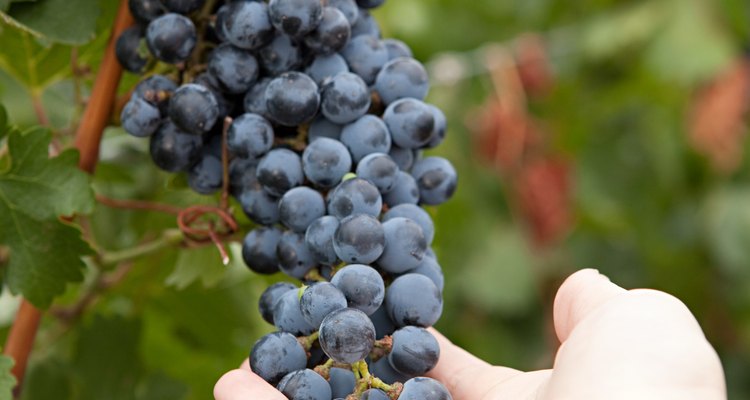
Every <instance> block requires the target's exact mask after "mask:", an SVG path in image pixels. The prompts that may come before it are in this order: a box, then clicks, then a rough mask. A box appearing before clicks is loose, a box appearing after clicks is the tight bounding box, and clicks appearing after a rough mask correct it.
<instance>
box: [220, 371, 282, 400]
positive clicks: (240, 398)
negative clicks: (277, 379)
mask: <svg viewBox="0 0 750 400" xmlns="http://www.w3.org/2000/svg"><path fill="white" fill-rule="evenodd" d="M214 398H215V399H216V400H245V399H257V400H285V399H286V397H284V395H282V394H281V393H280V392H279V391H277V390H276V389H275V388H274V387H273V386H271V385H269V384H268V382H266V381H264V380H263V379H262V378H261V377H259V376H258V375H255V374H254V373H252V372H250V371H247V370H244V369H235V370H231V371H229V372H227V373H225V374H224V375H222V377H221V378H219V380H218V381H217V382H216V385H215V386H214Z"/></svg>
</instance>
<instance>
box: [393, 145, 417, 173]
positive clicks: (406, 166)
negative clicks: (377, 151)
mask: <svg viewBox="0 0 750 400" xmlns="http://www.w3.org/2000/svg"><path fill="white" fill-rule="evenodd" d="M388 155H389V156H391V158H392V159H393V161H395V162H396V165H398V168H399V169H400V170H401V171H409V170H410V169H411V167H412V166H413V165H414V158H415V157H414V150H412V149H404V148H401V147H398V146H396V145H395V144H394V145H391V150H390V151H388Z"/></svg>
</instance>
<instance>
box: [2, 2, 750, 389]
mask: <svg viewBox="0 0 750 400" xmlns="http://www.w3.org/2000/svg"><path fill="white" fill-rule="evenodd" d="M79 3H82V2H81V1H79ZM83 3H85V1H84V2H83ZM93 3H97V4H98V5H99V6H101V9H102V13H101V14H100V16H99V19H98V22H97V24H98V26H99V29H98V32H99V33H100V34H99V36H98V37H97V38H96V39H94V41H93V42H92V43H89V44H87V45H84V46H83V47H81V49H80V52H81V54H80V62H81V63H82V64H87V65H91V67H92V68H94V69H95V68H96V65H97V62H96V61H97V59H98V56H97V51H96V50H97V49H101V45H102V44H103V43H104V41H105V40H106V28H105V27H106V26H108V21H111V18H112V15H113V12H114V7H113V6H112V5H111V4H108V3H114V2H108V1H104V0H102V1H99V2H93ZM749 8H750V5H748V2H747V1H746V0H652V1H626V0H619V1H616V0H579V1H562V0H527V1H514V0H473V1H464V0H389V1H387V2H386V5H385V6H384V7H383V8H382V9H380V10H378V11H376V12H375V15H376V17H377V19H378V20H379V21H380V23H381V24H382V26H383V32H384V36H389V37H396V38H399V39H402V40H403V41H405V42H407V43H408V44H410V45H411V47H412V48H413V50H414V52H415V55H416V57H417V58H418V59H420V60H422V61H424V62H425V63H426V64H427V66H428V68H429V70H430V72H431V73H432V75H433V89H432V91H431V94H430V101H432V102H434V103H435V104H437V105H439V106H440V107H441V108H443V109H444V110H445V111H446V114H447V115H448V117H449V121H450V131H449V136H448V139H447V141H446V142H445V143H444V144H443V145H442V146H441V147H440V148H439V149H438V150H437V151H435V153H437V154H440V155H443V156H445V157H447V158H449V159H450V160H451V161H452V162H454V164H455V165H456V167H457V169H458V170H459V174H460V180H459V189H458V192H457V193H456V196H455V197H454V198H453V199H452V200H451V201H450V202H449V203H448V204H446V205H444V206H441V207H440V208H438V209H434V210H431V212H432V213H433V216H434V217H435V220H436V224H437V235H436V242H435V248H436V251H437V254H438V256H439V260H440V263H441V264H442V266H443V268H444V270H445V274H446V288H445V301H446V306H445V312H444V315H443V317H442V319H441V320H440V322H439V323H438V325H437V327H438V328H439V329H440V330H442V331H443V332H444V333H445V334H446V335H447V336H448V337H450V338H451V339H452V340H454V341H455V342H456V343H458V344H460V345H461V346H464V347H465V348H467V349H468V350H470V351H471V352H473V353H475V354H477V355H479V356H481V357H482V358H485V359H486V360H488V361H490V362H492V363H497V364H502V365H506V366H510V367H513V368H518V369H524V370H529V369H538V368H548V367H550V366H551V363H552V359H553V358H552V357H553V354H554V351H555V349H556V347H557V341H556V339H555V336H554V333H553V330H552V327H551V305H552V299H553V298H554V294H555V290H556V288H557V287H558V286H559V284H560V283H561V282H562V280H563V279H564V278H565V277H566V276H567V275H569V274H570V273H571V272H573V271H575V270H577V269H580V268H585V267H591V268H598V269H599V270H600V271H601V272H602V273H604V274H606V275H608V276H609V277H611V279H612V280H613V281H615V282H616V283H619V284H621V285H622V286H624V287H626V288H635V287H650V288H656V289H660V290H665V291H667V292H669V293H671V294H674V295H675V296H677V297H679V298H680V299H682V300H683V301H684V302H685V303H686V304H687V305H688V307H689V308H690V309H691V310H692V311H693V312H694V313H695V314H696V315H697V317H698V319H699V321H700V323H701V325H702V326H703V328H704V330H705V331H706V334H707V336H708V339H709V341H710V342H711V343H712V344H713V345H714V346H715V347H716V349H717V350H718V352H719V354H720V356H721V359H722V361H723V363H724V366H725V370H726V374H727V379H728V385H729V391H730V398H736V399H740V398H750V376H748V371H750V165H748V164H749V163H748V160H750V158H748V157H746V156H745V153H746V150H747V147H748V141H747V140H745V137H746V134H747V133H748V120H749V118H748V103H750V66H748V65H749V63H750V62H749V61H748V58H747V53H746V49H747V46H748V45H749V44H750V23H748V21H750V9H749ZM489 45H492V46H489ZM2 51H3V50H2V48H0V52H2ZM6 67H7V66H6ZM93 76H94V75H93V72H92V73H90V74H89V75H87V76H86V77H85V78H84V80H85V81H86V82H87V83H90V82H91V80H92V79H93ZM134 82H136V77H134V76H126V78H125V81H124V82H123V84H122V91H123V92H124V91H126V89H127V88H128V87H129V86H132V84H133V83H134ZM39 94H40V96H41V99H42V102H43V104H44V105H45V107H46V108H47V110H48V113H49V115H50V119H51V122H52V124H53V125H54V126H56V127H57V128H59V129H61V130H62V131H64V130H65V129H66V128H67V127H69V125H70V123H71V121H72V120H74V119H75V116H76V115H78V114H77V113H78V112H79V110H77V109H76V108H75V107H73V106H71V101H70V99H71V98H72V97H73V96H74V94H75V93H74V84H73V80H72V78H71V77H69V76H65V75H64V74H63V75H61V76H60V79H55V80H54V82H53V83H52V84H51V85H45V86H44V90H42V91H40V93H39ZM0 97H1V98H2V103H3V104H4V105H5V106H6V107H7V108H8V110H9V113H10V115H11V120H12V121H13V122H14V123H15V124H17V125H19V126H30V125H33V124H36V120H35V117H34V114H33V111H32V108H31V107H30V104H31V103H30V97H29V93H28V92H27V91H26V90H25V89H23V86H22V85H21V84H20V83H19V82H18V81H17V80H15V79H14V78H13V77H11V75H10V74H7V73H5V72H0ZM145 154H146V151H145V143H144V142H140V141H137V140H131V139H130V138H128V137H126V136H125V135H123V134H122V132H120V131H119V130H118V129H116V128H112V129H110V130H109V131H108V133H107V136H106V139H105V141H104V144H103V149H102V163H101V165H100V167H99V168H98V170H97V174H96V178H95V187H96V189H97V191H98V192H101V193H106V194H108V195H110V196H112V197H117V198H140V199H152V200H160V201H167V202H172V203H174V204H183V205H189V204H194V203H196V202H212V201H214V199H206V198H201V197H198V196H196V195H194V194H190V193H189V191H187V190H186V189H185V188H184V187H185V185H184V182H183V181H182V180H181V179H180V178H174V177H169V176H167V175H166V174H162V173H158V172H156V169H155V167H154V166H153V165H152V164H151V163H150V161H149V160H148V158H147V157H146V155H145ZM89 222H90V224H91V226H92V230H93V232H94V234H95V238H96V241H97V245H98V246H100V247H101V248H105V249H122V248H128V247H131V246H133V245H135V244H137V243H139V242H142V241H143V240H145V239H148V238H150V237H154V236H155V235H156V234H158V232H159V231H161V230H163V229H165V228H167V227H171V226H173V224H174V221H173V219H172V218H171V217H169V216H162V215H156V214H149V213H143V212H124V211H120V210H111V209H107V208H104V207H98V208H97V210H96V211H95V213H94V215H93V216H91V217H90V218H89ZM233 251H234V253H235V254H236V252H237V248H236V246H235V247H233ZM240 263H241V262H240ZM131 267H132V269H130V271H129V273H128V274H127V276H126V277H125V279H123V280H122V281H121V282H119V284H118V285H116V286H114V287H112V288H111V289H110V290H108V291H107V292H106V293H105V294H104V295H102V296H101V297H99V298H98V300H97V301H96V302H95V304H94V305H93V306H92V307H90V309H89V310H88V311H87V312H86V313H85V314H84V315H83V316H82V317H81V318H76V319H69V320H68V319H60V318H54V317H52V316H49V315H50V314H47V317H45V318H44V320H43V325H42V329H41V331H40V334H39V336H38V338H37V342H36V346H35V350H34V353H33V355H32V363H31V367H30V370H29V371H28V373H27V383H26V386H25V392H24V395H23V399H29V400H31V399H50V398H55V399H102V398H107V399H132V398H136V399H165V398H171V399H205V398H208V397H209V396H210V395H209V394H210V393H211V390H212V387H213V384H214V382H215V381H216V380H217V379H218V377H219V376H220V375H221V374H222V373H223V372H224V371H226V370H228V369H231V368H234V367H236V366H237V365H238V364H239V363H240V361H241V360H242V359H243V358H245V357H246V356H247V353H248V351H249V349H250V347H251V345H252V343H253V342H254V341H255V340H256V339H257V338H259V337H260V336H261V335H262V334H264V333H265V332H268V331H270V327H269V326H268V325H267V324H265V323H264V322H263V321H262V320H261V319H260V317H259V316H258V315H257V308H256V305H257V299H258V296H259V295H260V293H261V292H262V290H263V289H264V288H265V287H266V286H267V285H268V283H269V280H268V279H265V278H262V277H259V276H257V275H253V274H251V273H250V272H249V271H247V270H246V269H245V268H244V267H243V266H242V265H239V264H236V263H233V264H232V265H230V266H229V267H228V271H227V270H226V268H225V267H223V266H221V265H220V264H219V259H218V257H217V255H216V253H215V250H214V249H213V248H202V249H180V250H170V251H164V252H162V253H159V254H156V255H153V256H150V257H148V258H147V259H140V260H138V261H136V262H135V263H134V264H133V265H132V266H131ZM85 287H86V283H84V284H83V285H78V286H71V287H70V288H69V290H68V293H67V294H66V295H65V296H64V298H62V299H61V300H59V301H58V304H61V305H65V304H70V303H73V302H75V300H76V298H77V297H78V296H79V295H80V291H81V290H82V288H85ZM15 304H17V300H16V299H13V298H11V297H10V296H9V295H8V294H7V291H6V293H5V294H4V295H3V297H2V298H0V325H2V329H0V339H2V340H4V339H5V336H6V335H7V330H8V327H9V325H10V324H11V322H12V309H13V307H14V306H15Z"/></svg>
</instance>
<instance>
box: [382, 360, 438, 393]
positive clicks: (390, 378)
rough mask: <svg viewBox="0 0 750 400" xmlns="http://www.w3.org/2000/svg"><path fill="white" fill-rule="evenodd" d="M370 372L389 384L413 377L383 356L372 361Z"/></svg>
mask: <svg viewBox="0 0 750 400" xmlns="http://www.w3.org/2000/svg"><path fill="white" fill-rule="evenodd" d="M370 373H371V374H372V375H374V376H377V377H378V378H379V379H380V380H381V381H383V382H385V383H387V384H389V385H391V384H394V383H396V382H406V381H407V380H409V378H411V377H410V376H406V375H404V374H402V373H400V372H398V371H396V370H395V369H393V367H391V364H390V363H389V362H388V358H387V357H383V358H381V359H380V360H378V361H376V362H374V363H372V364H371V365H370ZM425 399H429V397H425ZM423 400H424V399H423Z"/></svg>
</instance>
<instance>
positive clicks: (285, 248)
mask: <svg viewBox="0 0 750 400" xmlns="http://www.w3.org/2000/svg"><path fill="white" fill-rule="evenodd" d="M276 255H277V256H278V258H279V268H280V269H281V272H283V273H284V274H286V275H287V276H290V277H292V278H295V279H300V280H301V279H303V278H304V277H305V275H306V274H307V273H308V272H309V271H310V270H311V269H312V268H313V267H314V266H315V265H316V262H315V258H314V257H313V255H312V253H310V250H309V249H308V248H307V243H305V235H304V234H300V233H296V232H292V231H286V232H284V234H283V235H281V240H279V245H278V247H277V248H276Z"/></svg>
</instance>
